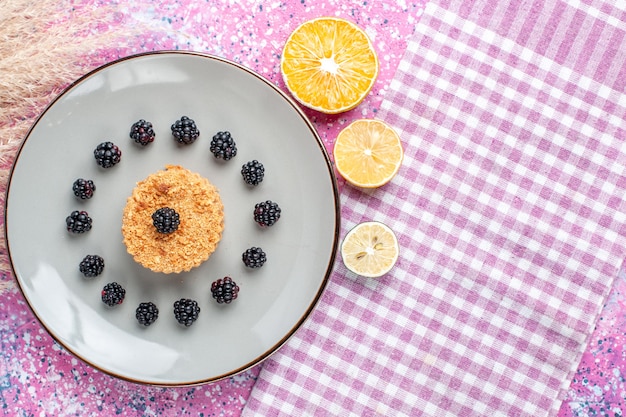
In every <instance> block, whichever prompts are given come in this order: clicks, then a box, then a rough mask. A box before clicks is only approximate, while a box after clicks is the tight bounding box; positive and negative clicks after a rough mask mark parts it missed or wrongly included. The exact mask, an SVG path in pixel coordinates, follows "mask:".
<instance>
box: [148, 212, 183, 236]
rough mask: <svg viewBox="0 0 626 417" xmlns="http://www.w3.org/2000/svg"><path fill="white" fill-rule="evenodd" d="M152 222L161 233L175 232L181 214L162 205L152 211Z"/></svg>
mask: <svg viewBox="0 0 626 417" xmlns="http://www.w3.org/2000/svg"><path fill="white" fill-rule="evenodd" d="M152 224H154V227H156V230H157V232H159V233H163V234H168V233H174V232H175V231H176V230H178V226H179V225H180V216H179V215H178V213H176V210H174V209H172V208H169V207H161V208H160V209H158V210H157V211H155V212H154V213H152Z"/></svg>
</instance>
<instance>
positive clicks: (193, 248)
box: [122, 165, 224, 274]
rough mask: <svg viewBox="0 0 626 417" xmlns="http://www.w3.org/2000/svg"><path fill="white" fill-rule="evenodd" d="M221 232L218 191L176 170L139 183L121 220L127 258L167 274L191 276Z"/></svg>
mask: <svg viewBox="0 0 626 417" xmlns="http://www.w3.org/2000/svg"><path fill="white" fill-rule="evenodd" d="M223 230H224V206H223V204H222V200H221V198H220V195H219V192H218V190H217V188H216V187H215V186H214V185H213V184H211V183H210V182H209V180H208V179H206V178H204V177H202V176H201V175H199V174H197V173H194V172H191V171H189V170H188V169H185V168H183V167H181V166H178V165H167V166H166V167H165V169H164V170H161V171H157V172H155V173H153V174H150V175H149V176H148V177H147V178H145V179H144V180H142V181H140V182H138V183H137V185H136V187H135V188H134V189H133V192H132V194H131V196H130V197H128V200H127V202H126V206H125V207H124V212H123V216H122V235H123V239H124V244H125V245H126V250H127V251H128V253H129V254H130V255H132V256H133V258H134V260H135V261H136V262H138V263H139V264H141V265H143V266H144V267H146V268H148V269H150V270H152V271H154V272H162V273H166V274H170V273H180V272H186V271H189V270H191V269H192V268H194V267H197V266H199V265H200V264H202V263H203V262H204V261H206V260H207V259H209V256H211V254H212V253H213V252H214V251H215V249H216V248H217V245H218V243H219V242H220V240H221V238H222V232H223Z"/></svg>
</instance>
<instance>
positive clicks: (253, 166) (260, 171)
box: [241, 159, 265, 186]
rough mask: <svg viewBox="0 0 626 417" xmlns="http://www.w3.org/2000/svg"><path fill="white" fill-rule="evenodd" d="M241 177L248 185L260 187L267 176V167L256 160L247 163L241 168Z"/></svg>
mask: <svg viewBox="0 0 626 417" xmlns="http://www.w3.org/2000/svg"><path fill="white" fill-rule="evenodd" d="M241 175H242V177H243V180H244V181H245V183H246V184H248V185H253V186H256V185H259V184H260V183H261V181H263V177H264V176H265V167H264V166H263V164H262V163H260V162H259V161H257V160H256V159H254V160H252V161H249V162H246V163H245V164H244V165H242V167H241Z"/></svg>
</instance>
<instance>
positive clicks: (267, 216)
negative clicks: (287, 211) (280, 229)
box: [254, 200, 281, 227]
mask: <svg viewBox="0 0 626 417" xmlns="http://www.w3.org/2000/svg"><path fill="white" fill-rule="evenodd" d="M280 212H281V210H280V207H278V204H276V203H275V202H273V201H271V200H267V201H262V202H260V203H257V204H256V205H255V206H254V221H255V222H257V223H258V224H259V226H261V227H269V226H272V225H273V224H274V223H276V222H277V221H278V219H280Z"/></svg>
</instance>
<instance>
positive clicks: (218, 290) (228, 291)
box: [211, 277, 239, 304]
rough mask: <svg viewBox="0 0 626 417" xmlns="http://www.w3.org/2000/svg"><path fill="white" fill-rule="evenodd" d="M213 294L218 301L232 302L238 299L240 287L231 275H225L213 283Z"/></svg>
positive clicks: (222, 302) (223, 302)
mask: <svg viewBox="0 0 626 417" xmlns="http://www.w3.org/2000/svg"><path fill="white" fill-rule="evenodd" d="M211 294H212V295H213V298H214V299H215V301H217V302H218V303H220V304H230V303H231V302H232V301H233V300H235V299H237V294H239V287H238V286H237V284H236V283H235V281H233V280H232V279H231V278H230V277H224V278H220V279H218V280H217V281H214V282H213V283H212V284H211Z"/></svg>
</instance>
